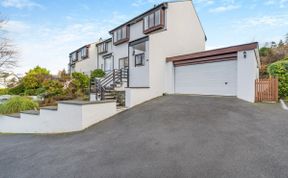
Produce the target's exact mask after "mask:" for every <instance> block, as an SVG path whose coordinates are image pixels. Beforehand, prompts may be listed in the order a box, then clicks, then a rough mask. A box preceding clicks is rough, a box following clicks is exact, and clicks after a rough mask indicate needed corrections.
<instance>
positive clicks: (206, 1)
mask: <svg viewBox="0 0 288 178" xmlns="http://www.w3.org/2000/svg"><path fill="white" fill-rule="evenodd" d="M193 3H194V4H195V5H204V6H208V5H212V4H214V3H215V0H194V1H193Z"/></svg>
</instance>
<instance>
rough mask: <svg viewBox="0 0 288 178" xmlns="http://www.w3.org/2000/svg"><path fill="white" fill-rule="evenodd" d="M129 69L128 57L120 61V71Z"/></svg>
mask: <svg viewBox="0 0 288 178" xmlns="http://www.w3.org/2000/svg"><path fill="white" fill-rule="evenodd" d="M125 68H128V57H125V58H121V59H119V69H125Z"/></svg>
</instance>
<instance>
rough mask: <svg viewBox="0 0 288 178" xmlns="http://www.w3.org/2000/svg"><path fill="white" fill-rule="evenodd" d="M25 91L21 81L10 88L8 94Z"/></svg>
mask: <svg viewBox="0 0 288 178" xmlns="http://www.w3.org/2000/svg"><path fill="white" fill-rule="evenodd" d="M24 93H25V87H24V85H23V83H20V84H19V85H17V86H15V87H13V88H10V89H9V92H8V94H9V95H23V94H24Z"/></svg>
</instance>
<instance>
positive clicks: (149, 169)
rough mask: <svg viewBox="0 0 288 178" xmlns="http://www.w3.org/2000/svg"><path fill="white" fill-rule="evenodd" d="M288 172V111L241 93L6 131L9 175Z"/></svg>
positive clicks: (2, 155)
mask: <svg viewBox="0 0 288 178" xmlns="http://www.w3.org/2000/svg"><path fill="white" fill-rule="evenodd" d="M67 124H69V123H67ZM287 176H288V113H287V112H285V111H284V110H281V107H280V106H279V105H266V104H250V103H246V102H244V101H240V100H237V99H235V98H213V97H195V96H194V97H193V96H166V97H161V98H158V99H155V100H153V101H150V102H148V103H145V104H143V105H140V106H138V107H135V108H133V109H131V110H128V111H125V112H123V113H121V114H119V115H117V116H115V117H113V118H111V119H108V120H106V121H104V122H101V123H100V124H98V125H96V126H93V127H91V128H89V129H87V130H86V131H84V132H81V133H73V134H65V135H50V136H41V135H0V177H1V178H10V177H11V178H14V177H15V178H31V177H33V178H37V177H39V178H43V177H44V178H45V177H61V178H64V177H69V178H70V177H83V178H84V177H87V178H88V177H131V178H136V177H137V178H139V177H227V178H228V177H233V178H235V177H239V178H246V177H249V178H250V177H261V178H262V177H267V178H268V177H269V178H270V177H277V178H281V177H283V178H284V177H287Z"/></svg>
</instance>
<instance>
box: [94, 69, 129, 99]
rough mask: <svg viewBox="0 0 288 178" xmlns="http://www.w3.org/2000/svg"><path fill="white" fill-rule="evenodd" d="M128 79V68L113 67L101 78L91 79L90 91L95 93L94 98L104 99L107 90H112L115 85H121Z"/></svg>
mask: <svg viewBox="0 0 288 178" xmlns="http://www.w3.org/2000/svg"><path fill="white" fill-rule="evenodd" d="M127 80H128V69H127V68H124V69H114V70H112V71H111V72H108V73H107V74H106V75H105V77H103V78H101V79H97V78H95V79H92V80H91V82H90V93H95V94H96V100H104V99H105V93H106V92H107V91H108V90H114V89H115V87H117V85H123V83H124V82H127Z"/></svg>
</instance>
